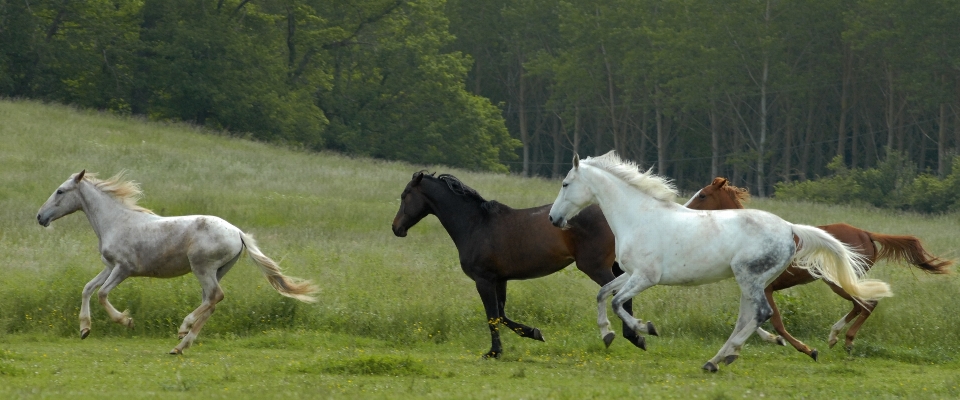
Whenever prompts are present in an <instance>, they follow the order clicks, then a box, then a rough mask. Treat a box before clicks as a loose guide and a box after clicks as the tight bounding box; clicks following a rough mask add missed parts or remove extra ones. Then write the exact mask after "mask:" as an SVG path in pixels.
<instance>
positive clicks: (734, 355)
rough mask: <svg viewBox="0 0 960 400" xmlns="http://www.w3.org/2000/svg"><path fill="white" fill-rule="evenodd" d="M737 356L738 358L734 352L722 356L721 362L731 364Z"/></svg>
mask: <svg viewBox="0 0 960 400" xmlns="http://www.w3.org/2000/svg"><path fill="white" fill-rule="evenodd" d="M738 358H740V356H738V355H736V354H731V355H729V356H726V357H724V358H723V363H724V364H726V365H730V364H733V362H734V361H737V359H738Z"/></svg>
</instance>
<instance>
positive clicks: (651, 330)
mask: <svg viewBox="0 0 960 400" xmlns="http://www.w3.org/2000/svg"><path fill="white" fill-rule="evenodd" d="M647 333H649V334H650V336H660V335H658V334H657V328H655V327H654V326H653V321H647Z"/></svg>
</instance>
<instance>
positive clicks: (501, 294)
mask: <svg viewBox="0 0 960 400" xmlns="http://www.w3.org/2000/svg"><path fill="white" fill-rule="evenodd" d="M506 304H507V281H506V280H501V281H498V282H497V311H498V313H499V315H500V322H501V323H503V324H504V325H506V326H507V328H510V330H512V331H514V332H515V333H516V334H517V335H520V337H525V338H530V339H535V340H539V341H541V342H543V341H544V340H543V334H542V333H540V330H539V329H537V328H533V327H529V326H526V325H524V324H521V323H519V322H514V321H512V320H510V318H507V314H506V313H505V312H504V307H505V306H506Z"/></svg>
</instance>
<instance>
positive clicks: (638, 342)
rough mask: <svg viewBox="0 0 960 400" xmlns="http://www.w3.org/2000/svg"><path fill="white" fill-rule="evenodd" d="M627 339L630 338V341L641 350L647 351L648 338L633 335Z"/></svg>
mask: <svg viewBox="0 0 960 400" xmlns="http://www.w3.org/2000/svg"><path fill="white" fill-rule="evenodd" d="M627 340H629V341H630V343H633V345H634V346H637V347H639V348H640V350H643V351H647V339H645V338H644V337H643V336H640V335H637V336H633V337H627Z"/></svg>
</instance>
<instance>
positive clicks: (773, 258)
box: [549, 152, 891, 372]
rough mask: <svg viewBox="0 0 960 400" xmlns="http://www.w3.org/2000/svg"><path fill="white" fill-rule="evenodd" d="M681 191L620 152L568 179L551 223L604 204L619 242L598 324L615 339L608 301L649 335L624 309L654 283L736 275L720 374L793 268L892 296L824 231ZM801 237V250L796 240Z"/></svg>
mask: <svg viewBox="0 0 960 400" xmlns="http://www.w3.org/2000/svg"><path fill="white" fill-rule="evenodd" d="M676 197H677V191H676V189H675V188H674V187H673V185H672V184H671V183H670V182H669V181H667V180H666V179H664V178H663V177H660V176H657V175H655V174H653V173H652V172H650V171H647V172H646V173H641V172H640V171H639V170H638V166H637V165H636V164H634V163H632V162H625V161H623V160H621V159H620V157H618V156H617V155H616V154H615V153H614V152H609V153H607V154H606V155H603V156H600V157H594V158H588V159H586V160H583V161H582V162H581V161H580V159H579V157H576V156H575V157H574V159H573V169H571V170H570V172H569V173H567V175H566V177H565V178H564V179H563V183H562V186H561V189H560V192H559V194H558V195H557V199H556V200H555V201H554V203H553V206H552V207H551V208H550V213H549V220H550V222H552V223H553V224H554V225H556V226H559V227H563V226H565V225H566V224H567V223H569V221H570V220H571V218H573V217H574V216H576V215H577V214H578V213H579V212H580V211H581V210H583V209H585V208H586V207H588V206H590V205H591V204H599V205H600V208H601V210H603V212H604V214H605V215H606V216H607V217H608V222H609V224H610V228H611V230H612V231H613V234H614V236H616V240H617V260H618V261H619V262H620V266H621V268H622V269H623V270H624V274H623V275H620V276H619V277H617V278H616V279H614V280H613V281H612V282H610V283H608V284H606V285H604V286H603V288H601V289H600V292H599V293H598V294H597V309H598V317H597V322H598V324H599V326H600V334H601V337H604V338H606V337H608V336H609V335H611V332H610V328H609V327H610V321H609V320H608V319H607V309H606V304H605V302H606V299H607V298H608V297H609V296H610V295H611V294H612V293H613V292H616V295H615V296H613V309H614V311H615V312H616V314H617V316H619V317H620V319H621V320H623V321H624V322H626V323H627V324H628V325H630V327H631V328H632V329H634V330H636V331H638V332H644V331H646V330H647V329H648V326H649V325H648V324H642V323H640V321H638V320H637V319H635V318H634V317H633V316H632V315H629V314H627V313H625V312H624V311H623V309H622V304H623V303H624V302H625V301H626V300H628V299H631V298H633V297H634V296H636V295H637V294H639V293H640V292H642V291H643V290H645V289H647V288H649V287H652V286H654V285H683V286H694V285H702V284H706V283H711V282H716V281H719V280H723V279H728V278H735V279H736V281H737V284H738V285H739V286H740V291H741V295H740V315H739V317H738V318H737V323H736V326H735V327H734V330H733V333H732V334H731V335H730V338H729V339H727V342H726V343H724V345H723V347H721V348H720V351H719V352H718V353H717V355H716V356H714V357H713V358H712V359H710V360H709V361H707V362H706V364H704V366H703V369H705V370H707V371H711V372H716V371H717V370H718V366H719V363H720V362H724V363H726V364H730V363H732V362H734V361H735V360H736V359H737V358H738V357H739V355H740V349H741V347H742V346H743V344H744V342H746V340H747V338H749V337H750V335H751V334H752V333H753V331H754V330H755V329H756V328H757V327H758V326H760V324H761V323H763V322H764V321H766V320H767V319H769V318H770V316H771V315H772V314H773V310H772V309H771V306H770V304H769V303H768V302H767V300H766V296H765V295H764V288H766V287H767V286H768V285H769V284H770V282H772V281H773V280H774V279H776V277H777V276H779V275H780V273H782V272H783V270H785V269H786V268H787V266H788V265H789V264H790V263H791V262H793V263H795V264H796V265H798V266H799V267H801V268H804V269H809V270H815V272H814V273H815V274H818V275H821V276H823V277H824V278H826V279H828V280H830V281H832V282H836V283H837V284H839V285H840V286H841V287H843V288H844V290H846V291H847V292H849V293H852V294H854V295H855V296H857V297H858V298H861V299H865V300H873V299H877V298H880V297H886V296H890V295H891V293H890V288H889V286H888V285H887V284H886V283H883V282H880V281H877V280H863V279H861V278H860V275H861V273H862V271H863V268H864V266H863V261H862V260H861V259H860V257H859V256H858V255H857V254H856V253H854V252H853V250H851V249H850V248H849V247H847V246H846V245H844V244H843V243H841V242H840V241H839V240H837V239H835V238H834V237H833V236H830V235H829V234H827V233H826V232H824V231H822V230H820V229H818V228H815V227H812V226H806V225H796V224H791V223H789V222H787V221H784V220H783V219H781V218H780V217H777V216H776V215H773V214H770V213H768V212H764V211H760V210H723V211H698V210H691V209H688V208H685V207H683V206H681V205H680V204H677V203H676V202H674V199H675V198H676ZM794 236H797V237H798V238H799V239H800V243H801V246H800V247H799V249H798V247H797V245H796V244H795V243H794V240H793V238H794Z"/></svg>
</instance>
